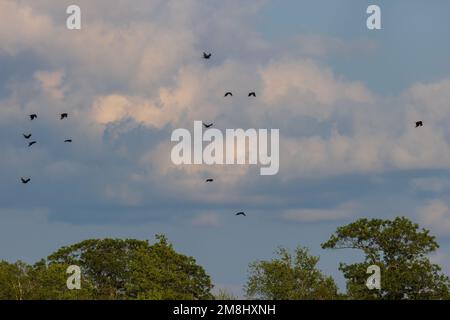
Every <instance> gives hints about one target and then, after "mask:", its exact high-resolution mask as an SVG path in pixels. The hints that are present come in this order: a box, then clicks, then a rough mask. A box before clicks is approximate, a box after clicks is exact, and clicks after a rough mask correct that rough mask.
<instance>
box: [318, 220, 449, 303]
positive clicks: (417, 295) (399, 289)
mask: <svg viewBox="0 0 450 320" xmlns="http://www.w3.org/2000/svg"><path fill="white" fill-rule="evenodd" d="M438 247H439V245H438V244H437V243H436V241H435V237H434V236H431V235H430V234H429V231H428V230H425V229H419V226H418V225H417V224H414V223H412V222H411V221H410V220H408V219H407V218H404V217H398V218H395V219H394V220H381V219H371V220H368V219H359V220H357V221H355V222H353V223H351V224H348V225H346V226H343V227H339V228H338V229H337V231H336V233H335V234H333V235H332V236H331V237H330V239H329V240H328V241H327V242H325V243H323V244H322V248H324V249H357V250H361V251H362V252H363V253H364V255H365V259H364V261H363V262H361V263H355V264H349V265H348V264H344V263H341V264H340V267H339V269H340V270H341V271H342V272H343V273H344V276H345V278H346V279H347V292H348V295H349V298H353V299H441V298H448V297H449V289H450V282H449V278H448V277H446V276H445V275H443V274H442V273H441V272H440V271H441V268H440V267H439V266H438V265H435V264H432V263H431V262H430V260H429V257H428V255H429V254H430V253H432V252H434V251H435V250H436V249H437V248H438ZM370 265H378V266H379V267H380V269H381V290H369V289H368V288H367V287H366V280H367V278H368V276H369V275H368V274H367V273H366V271H367V267H368V266H370Z"/></svg>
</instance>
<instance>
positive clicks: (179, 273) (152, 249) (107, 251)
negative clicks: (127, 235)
mask: <svg viewBox="0 0 450 320" xmlns="http://www.w3.org/2000/svg"><path fill="white" fill-rule="evenodd" d="M156 238H157V240H158V242H157V243H155V244H153V245H149V243H148V241H142V240H133V239H126V240H121V239H102V240H85V241H82V242H80V243H77V244H74V245H72V246H69V247H63V248H61V249H59V250H58V251H57V252H55V253H53V254H52V255H50V256H49V257H48V260H49V262H50V265H53V264H62V265H78V266H79V267H80V268H81V269H82V270H83V274H82V278H84V279H85V281H86V282H87V283H88V284H89V285H90V286H91V287H92V291H93V297H95V298H96V299H209V298H211V297H212V295H211V293H210V291H211V289H212V284H211V280H210V277H209V276H208V275H207V274H206V273H205V271H204V269H203V268H202V267H200V266H198V265H197V264H196V263H195V260H194V259H193V258H192V257H187V256H184V255H182V254H179V253H177V252H175V250H174V249H173V247H172V245H171V244H169V243H168V241H167V239H166V238H165V237H164V236H157V237H156Z"/></svg>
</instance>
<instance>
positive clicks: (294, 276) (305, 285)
mask: <svg viewBox="0 0 450 320" xmlns="http://www.w3.org/2000/svg"><path fill="white" fill-rule="evenodd" d="M275 254H276V255H277V257H276V258H275V259H273V260H271V261H256V262H253V263H251V264H250V266H249V269H250V270H249V271H250V276H249V278H248V281H247V284H246V286H245V291H246V295H247V296H248V297H249V298H261V299H269V300H306V299H308V300H309V299H314V300H319V299H336V298H338V293H337V286H336V284H335V283H334V280H333V279H332V278H331V277H327V276H325V275H323V274H322V272H321V271H320V270H318V269H317V267H316V265H317V263H318V262H319V257H315V256H311V255H309V252H308V249H306V248H301V247H298V248H297V249H296V250H295V255H292V254H291V253H290V252H289V251H288V250H287V249H285V248H282V247H280V248H278V250H276V252H275Z"/></svg>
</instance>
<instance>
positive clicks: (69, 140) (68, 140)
mask: <svg viewBox="0 0 450 320" xmlns="http://www.w3.org/2000/svg"><path fill="white" fill-rule="evenodd" d="M64 142H72V139H66V140H64Z"/></svg>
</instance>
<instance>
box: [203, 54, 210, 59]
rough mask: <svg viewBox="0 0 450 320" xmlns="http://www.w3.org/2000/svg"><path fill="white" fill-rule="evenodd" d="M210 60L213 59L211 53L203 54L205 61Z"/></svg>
mask: <svg viewBox="0 0 450 320" xmlns="http://www.w3.org/2000/svg"><path fill="white" fill-rule="evenodd" d="M209 58H211V53H206V52H203V59H209Z"/></svg>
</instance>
